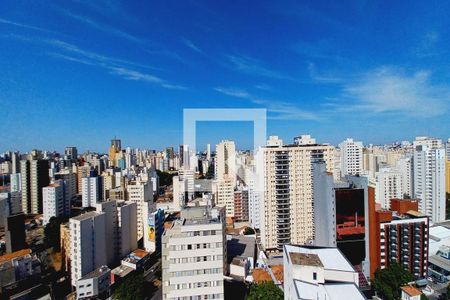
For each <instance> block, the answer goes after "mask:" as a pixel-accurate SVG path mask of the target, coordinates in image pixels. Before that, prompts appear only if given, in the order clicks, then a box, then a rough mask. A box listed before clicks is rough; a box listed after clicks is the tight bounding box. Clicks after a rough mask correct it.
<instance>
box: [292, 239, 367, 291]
mask: <svg viewBox="0 0 450 300" xmlns="http://www.w3.org/2000/svg"><path fill="white" fill-rule="evenodd" d="M283 267H284V283H283V286H284V299H286V300H293V299H295V300H296V299H308V300H342V299H352V300H363V299H366V297H365V296H364V295H363V294H362V293H361V292H360V291H359V289H358V284H359V278H358V273H357V272H356V271H355V270H354V269H353V267H352V266H351V265H350V263H349V262H348V261H347V260H346V259H345V257H344V256H343V255H342V253H341V252H340V251H339V250H338V249H337V248H320V247H319V248H317V247H313V248H309V247H307V246H304V247H302V246H293V245H285V246H284V251H283Z"/></svg>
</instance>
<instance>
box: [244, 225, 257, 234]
mask: <svg viewBox="0 0 450 300" xmlns="http://www.w3.org/2000/svg"><path fill="white" fill-rule="evenodd" d="M251 234H255V231H254V230H253V228H251V227H245V229H244V235H251Z"/></svg>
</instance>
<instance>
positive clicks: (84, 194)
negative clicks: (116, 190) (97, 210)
mask: <svg viewBox="0 0 450 300" xmlns="http://www.w3.org/2000/svg"><path fill="white" fill-rule="evenodd" d="M100 195H101V193H100V177H97V176H96V177H83V178H82V179H81V199H82V205H83V207H95V204H96V203H97V202H100Z"/></svg>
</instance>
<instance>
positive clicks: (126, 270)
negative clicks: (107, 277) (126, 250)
mask: <svg viewBox="0 0 450 300" xmlns="http://www.w3.org/2000/svg"><path fill="white" fill-rule="evenodd" d="M133 271H134V269H133V268H130V267H128V266H125V265H120V266H118V267H117V268H114V269H113V270H112V271H111V273H112V274H114V275H116V276H120V277H125V276H127V275H128V274H130V273H131V272H133Z"/></svg>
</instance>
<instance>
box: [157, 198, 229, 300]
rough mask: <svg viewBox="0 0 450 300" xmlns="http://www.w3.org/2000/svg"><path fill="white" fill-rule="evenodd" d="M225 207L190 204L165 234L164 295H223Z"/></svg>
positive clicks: (225, 266)
mask: <svg viewBox="0 0 450 300" xmlns="http://www.w3.org/2000/svg"><path fill="white" fill-rule="evenodd" d="M226 272H227V254H226V238H225V210H224V209H223V208H219V207H214V208H210V207H207V206H197V207H187V208H185V209H183V210H182V211H181V219H180V220H176V221H174V222H173V224H172V227H171V228H170V229H167V230H166V231H165V232H164V234H163V236H162V280H163V283H162V286H163V291H162V298H163V299H180V298H184V297H188V298H189V297H191V299H224V281H223V275H224V274H226Z"/></svg>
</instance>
